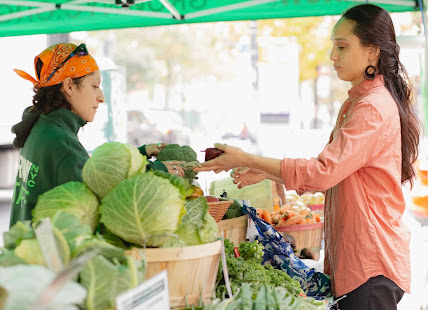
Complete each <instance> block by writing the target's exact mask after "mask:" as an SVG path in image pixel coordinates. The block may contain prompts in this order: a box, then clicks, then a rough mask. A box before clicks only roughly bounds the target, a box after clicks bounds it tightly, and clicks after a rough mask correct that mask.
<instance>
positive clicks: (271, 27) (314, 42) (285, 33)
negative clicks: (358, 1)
mask: <svg viewBox="0 0 428 310" xmlns="http://www.w3.org/2000/svg"><path fill="white" fill-rule="evenodd" d="M336 21H337V18H334V17H331V16H324V17H305V18H289V19H269V20H260V21H259V22H258V24H257V25H258V28H259V36H271V37H296V38H297V43H298V44H299V45H300V46H301V51H300V57H299V68H300V76H299V79H300V81H304V80H312V79H314V78H316V76H317V68H318V66H319V65H322V64H330V63H331V62H330V60H329V52H330V49H331V46H332V44H331V42H330V32H331V29H332V27H333V25H334V23H335V22H336Z"/></svg>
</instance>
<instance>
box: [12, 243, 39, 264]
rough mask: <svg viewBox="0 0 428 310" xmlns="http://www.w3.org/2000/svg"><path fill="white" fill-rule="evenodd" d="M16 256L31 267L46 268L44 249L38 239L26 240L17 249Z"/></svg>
mask: <svg viewBox="0 0 428 310" xmlns="http://www.w3.org/2000/svg"><path fill="white" fill-rule="evenodd" d="M15 255H16V256H18V257H19V258H21V259H22V260H24V261H25V262H26V263H27V264H30V265H41V266H46V263H45V258H44V257H43V253H42V249H41V248H40V245H39V241H37V239H25V240H22V241H21V243H20V244H19V245H18V246H17V247H16V248H15Z"/></svg>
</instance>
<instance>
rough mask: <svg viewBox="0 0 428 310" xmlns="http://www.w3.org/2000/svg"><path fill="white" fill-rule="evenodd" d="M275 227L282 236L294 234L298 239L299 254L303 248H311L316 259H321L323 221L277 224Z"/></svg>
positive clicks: (297, 251) (297, 249)
mask: <svg viewBox="0 0 428 310" xmlns="http://www.w3.org/2000/svg"><path fill="white" fill-rule="evenodd" d="M274 228H275V230H276V231H278V232H279V233H280V234H281V235H282V236H284V235H291V236H293V238H294V240H295V241H296V254H297V255H300V252H301V251H302V249H303V248H310V249H311V250H312V252H313V253H314V256H315V257H314V260H319V258H320V250H321V240H322V237H323V230H324V223H323V222H319V223H311V224H298V225H276V226H275V227H274Z"/></svg>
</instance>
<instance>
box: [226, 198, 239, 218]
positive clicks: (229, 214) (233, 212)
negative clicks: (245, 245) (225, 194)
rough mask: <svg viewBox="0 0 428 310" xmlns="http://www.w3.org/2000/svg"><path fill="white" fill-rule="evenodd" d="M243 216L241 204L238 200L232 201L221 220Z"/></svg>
mask: <svg viewBox="0 0 428 310" xmlns="http://www.w3.org/2000/svg"><path fill="white" fill-rule="evenodd" d="M243 215H244V213H242V206H241V204H240V203H239V201H238V200H236V199H233V203H232V204H231V205H230V206H229V209H227V211H226V213H225V214H224V215H223V218H222V220H230V219H234V218H237V217H240V216H243Z"/></svg>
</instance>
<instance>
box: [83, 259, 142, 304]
mask: <svg viewBox="0 0 428 310" xmlns="http://www.w3.org/2000/svg"><path fill="white" fill-rule="evenodd" d="M144 275H145V261H137V260H135V259H134V258H133V257H130V256H129V257H127V265H124V264H122V265H115V264H113V263H112V262H110V261H109V260H107V259H106V258H105V257H103V256H101V255H98V256H96V257H94V258H93V259H91V260H90V261H89V262H88V263H87V264H86V265H85V267H84V268H83V269H82V271H81V272H80V282H81V283H82V285H83V286H84V287H86V289H87V290H88V298H87V299H86V303H85V306H86V309H87V310H105V309H114V306H115V298H116V297H117V295H119V294H120V293H122V292H124V291H125V290H128V289H130V288H133V287H136V286H137V285H139V284H141V283H142V282H143V280H144Z"/></svg>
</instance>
